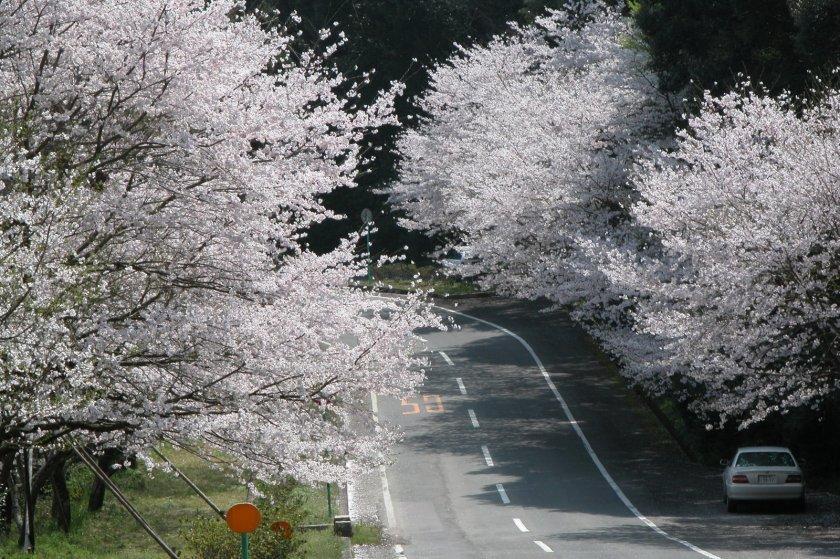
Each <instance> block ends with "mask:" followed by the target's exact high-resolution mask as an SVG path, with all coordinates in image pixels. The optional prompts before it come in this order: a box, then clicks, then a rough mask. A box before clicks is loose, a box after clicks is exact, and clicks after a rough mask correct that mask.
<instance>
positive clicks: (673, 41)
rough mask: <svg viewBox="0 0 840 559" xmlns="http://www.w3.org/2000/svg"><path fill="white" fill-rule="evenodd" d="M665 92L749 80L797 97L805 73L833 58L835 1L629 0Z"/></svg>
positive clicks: (837, 51)
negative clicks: (795, 94) (785, 91)
mask: <svg viewBox="0 0 840 559" xmlns="http://www.w3.org/2000/svg"><path fill="white" fill-rule="evenodd" d="M630 4H631V7H632V11H633V14H634V17H635V20H636V23H637V24H638V26H639V29H640V31H641V32H642V34H643V36H644V39H645V43H646V45H647V48H648V49H649V52H650V54H651V57H652V59H653V66H654V69H655V70H656V72H657V73H658V74H659V76H660V79H661V83H662V87H663V89H665V90H666V91H670V92H679V91H682V90H683V89H684V88H686V87H689V90H690V91H691V90H693V92H694V93H695V94H696V93H698V92H700V91H702V90H704V89H707V90H711V91H713V92H715V93H721V92H723V91H726V90H730V89H731V88H732V87H733V86H735V85H736V84H738V83H740V82H743V81H744V80H745V79H746V78H747V77H749V78H750V79H751V80H752V81H753V82H755V83H758V82H761V83H762V84H763V85H764V86H765V87H766V88H767V89H768V90H770V91H771V92H780V91H782V90H788V91H792V92H794V93H797V94H798V93H802V92H804V91H805V90H806V89H807V88H808V87H809V85H810V83H811V78H810V76H809V71H810V72H813V73H814V75H816V76H824V75H826V74H827V72H828V71H829V70H831V69H833V68H834V67H835V66H836V65H837V64H838V61H840V2H837V1H836V0H634V1H633V2H631V3H630Z"/></svg>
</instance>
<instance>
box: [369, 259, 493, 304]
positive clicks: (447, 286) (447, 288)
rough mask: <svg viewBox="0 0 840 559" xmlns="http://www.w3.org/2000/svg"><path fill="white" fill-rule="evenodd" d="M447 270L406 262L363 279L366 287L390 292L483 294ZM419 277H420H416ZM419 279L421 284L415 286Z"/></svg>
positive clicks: (397, 263) (385, 266) (474, 286)
mask: <svg viewBox="0 0 840 559" xmlns="http://www.w3.org/2000/svg"><path fill="white" fill-rule="evenodd" d="M444 272H445V270H442V269H441V268H438V267H435V266H417V265H415V264H408V263H404V262H396V263H393V264H385V265H383V266H380V267H378V268H374V270H373V280H372V281H371V280H367V279H361V280H359V282H358V284H359V285H361V286H364V287H370V288H372V287H385V288H386V289H388V290H396V291H411V290H413V289H417V288H418V287H419V288H420V289H434V291H435V295H437V296H447V295H473V294H477V293H481V290H480V289H479V288H478V286H476V285H475V284H474V283H472V282H470V281H468V280H463V279H460V278H457V277H455V276H448V275H446V274H445V273H444ZM416 276H418V277H416ZM417 279H419V280H421V281H420V282H419V283H417V284H415V285H413V282H416V281H417Z"/></svg>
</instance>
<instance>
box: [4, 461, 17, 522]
mask: <svg viewBox="0 0 840 559" xmlns="http://www.w3.org/2000/svg"><path fill="white" fill-rule="evenodd" d="M14 467H15V455H14V453H8V454H6V455H4V456H3V457H1V458H0V533H2V534H8V533H9V530H11V528H12V520H13V519H14V512H15V506H14V504H15V502H14V500H15V491H14V483H15V482H14Z"/></svg>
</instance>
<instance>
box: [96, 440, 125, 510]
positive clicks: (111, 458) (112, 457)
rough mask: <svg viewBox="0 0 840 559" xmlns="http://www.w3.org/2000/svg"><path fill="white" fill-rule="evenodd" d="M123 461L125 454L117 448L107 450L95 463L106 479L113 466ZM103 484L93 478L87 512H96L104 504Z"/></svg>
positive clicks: (109, 475)
mask: <svg viewBox="0 0 840 559" xmlns="http://www.w3.org/2000/svg"><path fill="white" fill-rule="evenodd" d="M123 460H125V454H123V452H122V451H121V450H119V449H117V448H109V449H108V450H106V451H105V452H104V453H103V454H102V456H100V457H99V459H98V460H97V461H96V463H97V464H98V465H99V467H100V468H101V469H102V471H103V472H105V473H106V474H107V475H108V477H111V473H112V472H113V466H114V464H117V463H119V462H122V461H123ZM105 489H106V487H105V484H104V483H103V482H102V480H100V479H99V478H98V477H95V476H94V478H93V485H92V486H91V488H90V499H89V500H88V510H89V511H91V512H96V511H98V510H101V509H102V505H103V503H104V502H105Z"/></svg>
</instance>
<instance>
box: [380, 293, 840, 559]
mask: <svg viewBox="0 0 840 559" xmlns="http://www.w3.org/2000/svg"><path fill="white" fill-rule="evenodd" d="M457 310H458V311H460V312H462V313H467V314H468V315H469V316H472V317H476V318H480V319H484V320H487V321H491V322H492V323H494V324H496V325H500V326H502V327H504V328H507V329H509V332H505V331H502V330H500V329H499V328H497V327H495V326H493V325H491V324H488V323H485V322H480V321H478V320H475V319H474V318H469V317H468V316H465V315H454V316H455V319H456V321H457V323H458V324H459V325H460V329H459V330H456V331H451V332H426V333H423V334H422V335H423V336H424V337H425V338H426V339H427V340H428V356H429V359H430V362H431V367H430V368H429V370H428V371H427V373H428V379H427V381H426V383H425V385H424V387H423V389H422V390H421V393H420V395H419V396H418V397H417V398H414V399H411V400H407V401H403V402H400V401H396V400H393V399H381V398H380V399H378V400H377V402H376V405H377V408H378V412H379V415H380V418H381V420H382V421H384V422H388V423H391V424H397V425H399V426H401V428H402V430H403V432H404V433H405V438H404V440H403V442H402V443H401V444H400V445H399V447H398V448H397V449H396V453H395V456H394V459H395V461H394V463H393V465H391V466H390V467H389V468H387V470H386V471H385V473H384V474H385V475H384V476H383V478H382V482H383V483H382V485H383V505H384V508H385V509H386V510H385V515H384V517H385V519H386V524H388V529H389V532H390V533H391V534H392V536H393V538H394V541H395V543H396V547H395V549H394V554H395V555H396V556H400V555H401V554H402V555H404V556H405V557H407V558H408V559H421V558H422V559H432V558H447V559H454V558H495V557H499V558H511V557H514V558H519V557H522V558H530V557H544V556H546V555H547V554H548V555H550V554H553V555H555V556H559V557H573V558H579V559H595V558H646V559H647V558H650V559H684V558H685V559H694V558H698V557H707V558H709V559H713V558H715V557H718V558H720V559H729V558H739V559H740V558H755V559H776V558H779V559H781V558H800V557H802V558H805V557H840V530H838V528H837V516H836V506H837V502H836V499H835V498H834V497H832V496H828V495H811V496H810V497H811V499H810V500H811V505H810V507H809V512H808V513H806V514H794V513H793V512H791V511H787V510H784V509H781V510H776V509H774V508H772V507H769V508H768V507H762V508H760V509H757V510H754V511H750V512H747V513H744V514H738V515H731V514H727V513H726V512H725V510H724V507H723V504H722V502H721V489H720V481H719V472H718V471H717V470H710V469H708V468H704V467H701V466H698V465H696V464H692V463H690V462H689V461H688V460H687V459H686V458H685V457H684V456H683V455H682V454H681V452H680V451H679V449H678V448H677V447H676V445H675V444H674V443H673V441H672V440H671V439H670V437H669V436H668V435H667V433H666V432H665V431H664V430H663V429H662V428H661V426H660V425H659V424H658V423H657V422H656V420H655V418H654V417H653V416H652V414H651V413H650V412H649V411H648V410H647V409H646V408H645V407H644V406H643V405H642V404H641V402H639V401H638V399H637V398H636V397H635V395H634V394H633V393H632V392H631V391H629V390H627V389H626V388H625V387H624V385H623V383H622V382H621V381H620V379H618V377H617V376H616V374H615V371H614V369H613V368H612V367H611V366H610V365H609V363H606V362H604V361H603V360H601V359H600V358H599V355H598V353H597V351H596V350H595V348H594V347H593V346H592V345H591V343H590V342H589V340H588V338H587V337H586V335H585V334H584V333H582V332H581V331H580V329H579V328H578V327H576V326H575V325H574V324H572V323H571V322H570V321H569V320H568V318H567V317H566V316H565V315H564V314H562V313H551V314H541V313H539V312H538V307H537V306H536V305H533V304H528V303H520V302H510V301H505V300H498V299H480V300H473V301H469V302H465V303H462V304H461V305H460V306H459V307H458V309H457ZM518 337H519V338H518ZM523 342H524V343H523ZM529 348H530V349H529ZM532 352H533V353H532ZM541 365H542V366H541ZM552 387H554V388H552ZM564 404H565V406H564ZM570 417H573V418H574V420H575V421H574V422H573V421H571V420H570ZM599 464H600V466H599Z"/></svg>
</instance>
